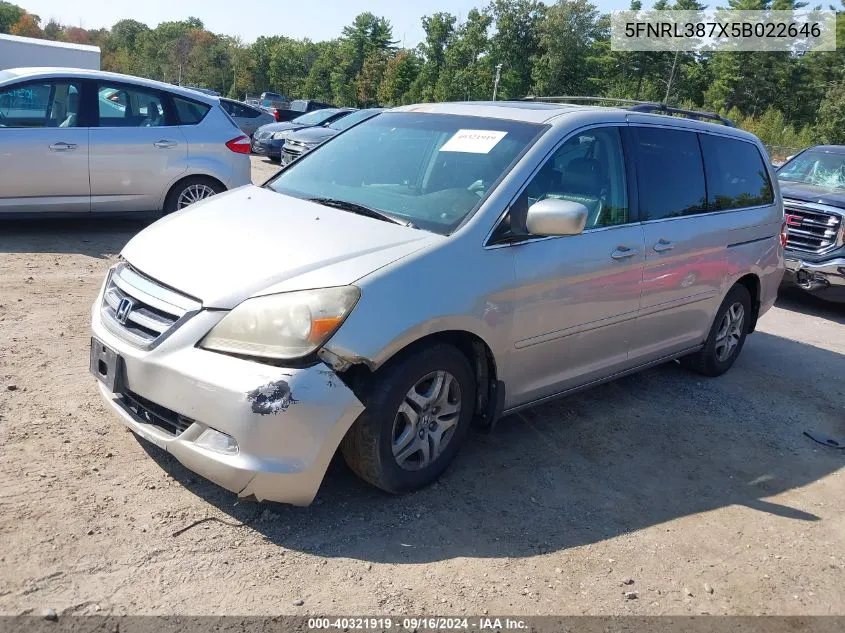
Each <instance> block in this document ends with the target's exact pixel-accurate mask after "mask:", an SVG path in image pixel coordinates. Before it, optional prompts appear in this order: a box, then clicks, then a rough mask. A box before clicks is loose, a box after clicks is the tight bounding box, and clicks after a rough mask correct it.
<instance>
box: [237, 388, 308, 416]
mask: <svg viewBox="0 0 845 633" xmlns="http://www.w3.org/2000/svg"><path fill="white" fill-rule="evenodd" d="M246 399H247V401H248V402H250V403H252V412H253V413H257V414H259V415H270V414H271V413H283V412H285V411H287V410H288V407H289V406H290V405H292V404H296V402H297V401H296V400H295V399H294V397H293V394H292V393H291V391H290V387H289V386H288V383H286V382H285V381H284V380H276V381H274V382H268V383H267V384H266V385H262V386H260V387H258V388H256V389H253V390H252V391H250V392H249V393H248V394H246Z"/></svg>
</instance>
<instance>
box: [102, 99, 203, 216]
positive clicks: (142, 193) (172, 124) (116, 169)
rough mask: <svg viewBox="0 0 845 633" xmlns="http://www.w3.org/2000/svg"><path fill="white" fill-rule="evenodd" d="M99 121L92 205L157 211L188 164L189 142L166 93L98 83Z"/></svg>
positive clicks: (117, 208) (113, 210)
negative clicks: (178, 123) (169, 189)
mask: <svg viewBox="0 0 845 633" xmlns="http://www.w3.org/2000/svg"><path fill="white" fill-rule="evenodd" d="M96 100H97V109H98V113H99V125H98V126H97V127H94V128H91V158H90V165H91V210H92V211H105V212H121V211H157V210H160V209H161V204H162V201H163V199H164V195H165V193H166V192H167V189H168V188H169V187H170V185H171V184H172V183H174V182H175V181H176V180H177V179H178V178H179V176H180V175H181V174H183V173H184V172H185V171H187V169H188V142H187V139H186V138H185V135H184V133H183V132H182V130H181V129H180V128H179V126H178V125H177V120H176V115H175V113H174V112H173V111H172V109H171V105H170V101H169V99H168V98H167V97H166V95H165V94H164V93H162V92H159V91H157V90H153V89H150V88H145V87H142V86H134V85H132V84H121V83H110V82H98V84H97V97H96Z"/></svg>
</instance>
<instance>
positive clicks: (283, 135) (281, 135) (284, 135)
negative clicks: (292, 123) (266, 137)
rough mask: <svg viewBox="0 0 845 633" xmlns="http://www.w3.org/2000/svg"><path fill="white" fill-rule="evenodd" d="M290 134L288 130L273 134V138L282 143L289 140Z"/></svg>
mask: <svg viewBox="0 0 845 633" xmlns="http://www.w3.org/2000/svg"><path fill="white" fill-rule="evenodd" d="M288 134H289V132H288V131H287V130H284V131H282V132H273V138H274V139H276V140H277V141H282V140H284V139H286V138H287V136H288Z"/></svg>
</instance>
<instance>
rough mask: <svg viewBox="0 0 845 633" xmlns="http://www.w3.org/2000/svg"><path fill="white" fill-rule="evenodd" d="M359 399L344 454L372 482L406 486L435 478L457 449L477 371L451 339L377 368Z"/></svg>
mask: <svg viewBox="0 0 845 633" xmlns="http://www.w3.org/2000/svg"><path fill="white" fill-rule="evenodd" d="M364 399H365V400H366V402H365V405H366V409H365V410H364V412H363V413H362V414H361V416H360V417H359V418H358V419H357V420H356V421H355V424H354V425H353V426H352V428H351V429H349V432H348V433H347V434H346V437H344V439H343V442H342V443H341V452H342V454H343V457H344V459H345V460H346V463H347V464H348V465H349V467H350V468H351V469H352V470H353V471H354V472H355V473H356V474H357V475H358V476H359V477H361V478H362V479H363V480H365V481H367V482H369V483H371V484H372V485H374V486H376V487H378V488H381V489H382V490H385V491H387V492H391V493H402V492H408V491H411V490H416V489H418V488H422V487H423V486H426V485H428V484H430V483H431V482H433V481H434V480H435V479H437V477H439V476H440V474H441V473H442V472H443V471H444V470H445V469H446V467H447V466H448V465H449V463H450V462H451V461H452V459H453V458H454V457H455V455H456V454H457V452H458V449H459V448H460V445H461V443H462V442H463V440H464V439H465V438H466V435H467V432H468V431H469V427H470V423H471V420H472V416H473V409H474V405H475V377H474V375H473V373H472V368H471V366H470V364H469V361H468V360H467V358H466V356H464V354H462V353H461V352H460V351H459V350H457V349H456V348H454V347H452V346H451V345H446V344H442V343H440V344H435V345H433V346H430V347H427V348H423V347H417V348H414V349H413V350H412V351H411V350H409V351H408V352H406V353H404V354H403V355H401V356H400V357H398V358H397V359H395V360H393V361H391V362H390V363H389V364H388V365H387V366H385V367H384V368H382V369H381V370H380V371H379V372H378V373H377V374H376V376H375V377H374V378H373V382H372V383H370V385H368V388H367V395H366V396H365V397H364Z"/></svg>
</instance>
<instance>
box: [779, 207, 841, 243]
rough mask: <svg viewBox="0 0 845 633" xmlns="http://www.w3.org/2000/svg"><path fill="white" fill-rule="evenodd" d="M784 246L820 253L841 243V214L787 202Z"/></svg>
mask: <svg viewBox="0 0 845 633" xmlns="http://www.w3.org/2000/svg"><path fill="white" fill-rule="evenodd" d="M784 212H785V214H786V216H787V217H786V227H787V240H786V248H787V249H790V250H793V251H800V252H802V253H813V254H821V253H824V252H826V251H829V250H831V249H833V248H836V247H837V245H840V244H841V235H840V233H841V231H842V216H841V215H839V214H838V213H835V212H832V211H830V212H829V211H826V210H823V209H821V208H819V207H818V206H810V205H801V206H797V205H794V204H790V203H789V202H787V203H786V204H785V205H784Z"/></svg>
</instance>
